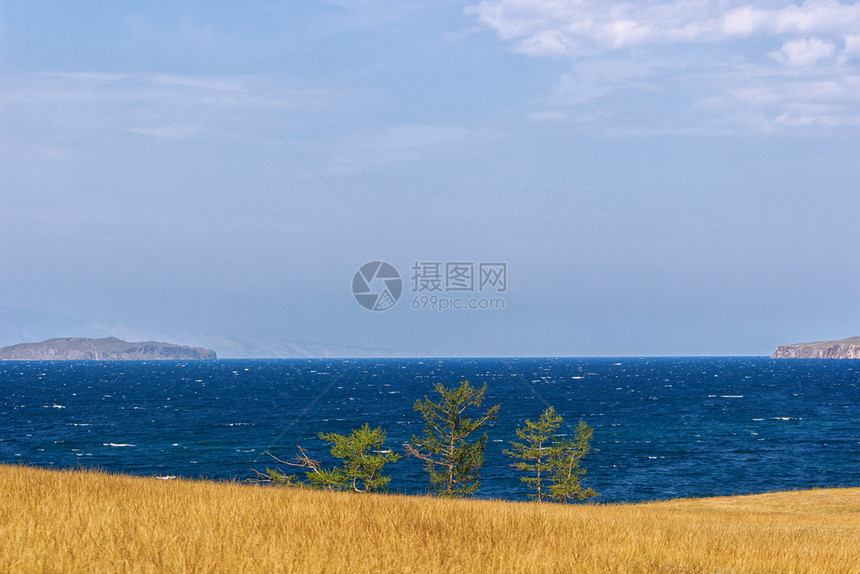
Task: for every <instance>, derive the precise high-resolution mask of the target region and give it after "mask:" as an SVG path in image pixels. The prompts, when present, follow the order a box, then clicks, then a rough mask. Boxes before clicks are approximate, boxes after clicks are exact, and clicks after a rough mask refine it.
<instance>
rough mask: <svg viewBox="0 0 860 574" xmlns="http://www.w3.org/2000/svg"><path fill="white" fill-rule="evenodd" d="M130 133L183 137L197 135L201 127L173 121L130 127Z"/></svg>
mask: <svg viewBox="0 0 860 574" xmlns="http://www.w3.org/2000/svg"><path fill="white" fill-rule="evenodd" d="M128 131H129V132H130V133H133V134H138V135H143V136H152V137H156V138H160V139H168V140H175V139H182V138H187V137H191V136H193V135H195V134H196V133H197V132H199V131H200V129H199V128H198V127H197V126H192V125H188V124H182V123H178V122H173V123H171V124H167V125H162V126H152V127H146V128H141V127H134V128H129V130H128Z"/></svg>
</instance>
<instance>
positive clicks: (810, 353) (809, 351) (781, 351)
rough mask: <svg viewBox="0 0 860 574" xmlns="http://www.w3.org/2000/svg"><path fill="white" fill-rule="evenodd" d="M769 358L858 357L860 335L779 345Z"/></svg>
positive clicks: (859, 353)
mask: <svg viewBox="0 0 860 574" xmlns="http://www.w3.org/2000/svg"><path fill="white" fill-rule="evenodd" d="M770 358H771V359H860V337H851V338H850V339H842V340H841V341H817V342H815V343H795V344H794V345H780V346H779V348H777V350H776V352H775V353H774V354H773V355H771V356H770Z"/></svg>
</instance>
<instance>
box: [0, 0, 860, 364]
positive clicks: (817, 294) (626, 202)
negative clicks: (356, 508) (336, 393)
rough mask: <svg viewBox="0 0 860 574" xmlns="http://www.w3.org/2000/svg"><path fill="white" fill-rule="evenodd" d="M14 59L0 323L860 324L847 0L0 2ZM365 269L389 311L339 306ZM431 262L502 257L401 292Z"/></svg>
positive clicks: (11, 330) (594, 327)
mask: <svg viewBox="0 0 860 574" xmlns="http://www.w3.org/2000/svg"><path fill="white" fill-rule="evenodd" d="M0 72H2V73H0V134H2V135H0V269H2V274H0V344H13V343H17V342H20V341H22V340H26V341H36V340H42V339H46V338H49V337H54V336H105V335H115V336H118V337H123V338H126V339H134V340H140V339H159V340H168V341H173V342H180V343H186V344H199V345H206V346H210V347H212V348H215V349H216V350H217V351H219V353H220V354H221V355H222V356H230V355H233V356H237V355H239V356H252V355H253V356H261V355H262V356H265V355H277V354H280V353H283V352H284V349H285V348H286V347H285V345H286V344H287V343H290V342H299V343H302V344H306V345H307V344H310V343H314V344H319V345H322V346H325V347H327V348H329V349H332V351H331V352H336V353H337V352H339V353H341V354H344V353H345V354H353V355H361V354H364V353H368V354H371V355H372V354H378V353H380V352H388V351H397V352H407V353H415V354H424V355H434V356H464V355H465V356H471V355H487V356H495V355H506V356H508V355H566V356H589V355H603V356H622V355H760V354H769V353H771V352H772V351H773V350H774V349H775V347H776V346H777V345H778V344H784V343H792V342H800V341H807V340H823V339H835V338H843V337H849V336H856V335H858V334H860V326H858V325H860V321H858V319H860V299H858V297H857V285H858V284H860V263H858V258H857V253H858V245H860V241H858V239H860V232H858V228H860V226H858V224H857V221H858V219H860V218H858V215H860V194H858V182H860V161H858V159H857V158H858V149H860V145H858V144H860V131H858V130H860V5H858V4H856V3H849V2H835V1H824V0H819V1H806V2H801V3H786V2H769V1H752V2H742V1H731V0H727V1H725V2H699V1H667V2H636V3H633V2H630V3H626V2H605V1H596V0H595V1H591V0H579V1H575V2H573V1H571V2H564V1H558V2H545V1H532V0H483V1H480V2H477V1H466V2H454V1H450V2H448V1H439V0H437V1H433V2H421V1H416V2H410V3H402V2H385V1H372V0H368V1H357V2H275V3H265V2H263V3H257V4H256V5H254V6H251V7H248V6H245V5H238V4H236V3H232V2H223V3H217V2H207V3H194V2H147V3H117V2H81V3H74V4H71V3H61V2H29V1H28V2H14V1H4V2H2V3H0ZM488 226H489V227H488ZM373 260H382V261H387V262H390V263H391V264H392V265H394V266H395V267H396V268H397V269H398V271H399V272H400V274H401V275H402V276H403V287H404V290H403V294H402V296H401V299H400V300H399V301H398V303H397V305H395V306H394V307H393V308H391V309H388V310H386V311H379V312H373V311H367V310H365V309H364V308H362V307H361V306H360V305H358V304H357V302H356V300H355V299H354V298H353V296H352V292H351V286H352V279H353V275H354V273H355V272H356V270H357V269H358V268H359V267H360V266H361V265H362V264H364V263H365V262H368V261H373ZM416 261H417V262H431V263H432V262H436V263H449V262H460V263H473V264H474V265H475V266H476V267H477V266H478V265H479V264H480V263H493V262H496V263H498V262H504V263H505V264H506V269H507V280H508V281H507V289H506V290H505V291H504V292H494V293H489V292H481V293H479V292H475V293H459V292H458V293H454V292H440V293H438V295H439V296H445V297H448V298H450V297H454V296H456V297H461V296H466V297H468V298H472V299H481V298H486V297H489V296H494V297H496V298H497V299H501V300H502V301H503V305H504V309H492V310H448V311H444V312H439V311H436V310H428V309H418V310H416V309H413V308H412V306H413V304H415V303H419V306H420V301H421V300H420V299H416V298H420V297H421V296H422V295H433V293H429V292H424V293H421V292H418V291H415V290H414V289H413V287H414V285H413V281H412V280H411V273H412V272H411V271H410V268H411V266H412V265H413V264H414V263H415V262H416ZM380 285H382V284H380V283H379V282H378V281H377V282H376V283H375V284H374V285H373V289H374V290H381V289H382V287H381V286H380ZM317 348H319V347H317ZM380 350H381V351H380Z"/></svg>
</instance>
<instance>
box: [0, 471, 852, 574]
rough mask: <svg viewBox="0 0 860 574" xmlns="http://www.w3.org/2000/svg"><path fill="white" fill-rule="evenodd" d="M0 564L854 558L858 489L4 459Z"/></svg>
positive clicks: (277, 565)
mask: <svg viewBox="0 0 860 574" xmlns="http://www.w3.org/2000/svg"><path fill="white" fill-rule="evenodd" d="M0 572H4V573H5V572H267V573H268V572H344V573H347V572H348V573H353V572H416V573H425V572H667V573H686V572H722V573H727V572H779V573H782V572H810V573H813V572H814V573H820V572H860V488H850V489H831V490H813V491H802V492H786V493H777V494H763V495H756V496H740V497H728V498H709V499H692V500H676V501H669V502H658V503H649V504H635V505H585V506H578V505H575V506H561V505H550V504H542V505H540V504H535V503H514V502H499V501H481V500H442V499H436V498H425V497H407V496H378V495H355V494H347V493H326V492H316V491H308V490H299V489H283V488H271V487H259V486H250V485H242V484H235V483H234V484H224V483H214V482H205V481H186V480H170V481H162V480H156V479H153V478H141V477H131V476H122V475H109V474H104V473H99V472H91V471H85V472H73V471H48V470H40V469H34V468H27V467H20V466H0Z"/></svg>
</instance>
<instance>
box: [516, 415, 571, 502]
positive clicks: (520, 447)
mask: <svg viewBox="0 0 860 574" xmlns="http://www.w3.org/2000/svg"><path fill="white" fill-rule="evenodd" d="M561 421H562V418H561V416H560V415H557V414H556V412H555V409H554V408H553V407H549V408H548V409H546V410H545V411H544V413H543V414H542V415H541V417H540V419H538V421H537V422H536V423H534V422H532V421H530V420H528V419H526V422H525V427H523V428H518V429H517V436H518V437H519V438H520V439H521V440H522V441H523V442H513V441H512V442H511V447H513V450H506V451H504V453H505V454H506V455H508V456H510V457H513V458H516V459H519V462H516V463H514V464H512V465H511V466H513V467H514V468H516V469H517V470H519V471H521V472H525V473H530V474H531V475H530V476H523V477H521V478H520V480H521V481H522V482H524V483H526V484H528V485H530V486H531V487H532V488H533V489H534V490H535V492H533V493H529V494H528V496H529V497H530V498H536V499H537V501H538V502H543V500H544V498H545V496H546V495H547V493H546V491H545V489H544V487H543V485H544V483H545V482H546V481H547V480H548V479H549V473H550V470H552V466H551V465H550V460H549V456H550V454H551V452H552V451H551V448H550V442H551V441H552V440H553V439H555V432H556V430H558V425H559V424H561Z"/></svg>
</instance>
